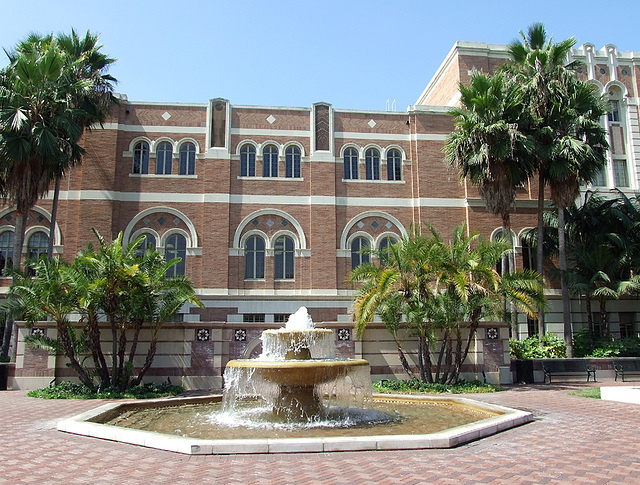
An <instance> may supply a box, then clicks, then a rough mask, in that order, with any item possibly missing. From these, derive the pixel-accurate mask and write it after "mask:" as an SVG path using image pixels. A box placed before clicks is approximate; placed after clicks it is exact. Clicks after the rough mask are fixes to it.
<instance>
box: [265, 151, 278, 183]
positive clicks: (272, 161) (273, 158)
mask: <svg viewBox="0 0 640 485" xmlns="http://www.w3.org/2000/svg"><path fill="white" fill-rule="evenodd" d="M262 160H263V166H262V176H263V177H277V176H278V149H277V148H276V147H274V146H273V145H267V146H266V147H264V150H263V151H262Z"/></svg>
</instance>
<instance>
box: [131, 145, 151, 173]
mask: <svg viewBox="0 0 640 485" xmlns="http://www.w3.org/2000/svg"><path fill="white" fill-rule="evenodd" d="M133 173H139V174H143V173H149V144H148V143H147V142H146V141H139V142H138V143H136V146H135V147H134V148H133Z"/></svg>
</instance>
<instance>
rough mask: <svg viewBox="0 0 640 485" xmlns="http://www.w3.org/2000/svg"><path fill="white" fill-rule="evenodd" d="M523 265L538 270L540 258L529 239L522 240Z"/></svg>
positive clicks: (525, 267)
mask: <svg viewBox="0 0 640 485" xmlns="http://www.w3.org/2000/svg"><path fill="white" fill-rule="evenodd" d="M521 244H522V267H523V268H524V269H531V270H534V271H537V269H538V258H537V254H536V250H535V248H534V247H532V246H531V245H530V244H529V243H528V242H527V241H524V240H523V241H522V243H521Z"/></svg>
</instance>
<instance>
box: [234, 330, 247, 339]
mask: <svg viewBox="0 0 640 485" xmlns="http://www.w3.org/2000/svg"><path fill="white" fill-rule="evenodd" d="M233 340H235V341H236V342H246V341H247V330H246V329H245V328H236V330H235V332H233Z"/></svg>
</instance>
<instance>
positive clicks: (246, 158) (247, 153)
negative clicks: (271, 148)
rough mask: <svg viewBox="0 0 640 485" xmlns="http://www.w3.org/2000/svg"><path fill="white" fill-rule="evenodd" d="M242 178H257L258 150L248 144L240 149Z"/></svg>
mask: <svg viewBox="0 0 640 485" xmlns="http://www.w3.org/2000/svg"><path fill="white" fill-rule="evenodd" d="M240 176H242V177H255V176H256V148H255V147H254V146H253V145H249V144H246V145H244V146H243V147H242V148H241V149H240Z"/></svg>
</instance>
